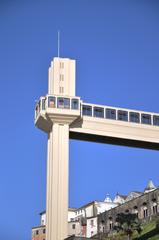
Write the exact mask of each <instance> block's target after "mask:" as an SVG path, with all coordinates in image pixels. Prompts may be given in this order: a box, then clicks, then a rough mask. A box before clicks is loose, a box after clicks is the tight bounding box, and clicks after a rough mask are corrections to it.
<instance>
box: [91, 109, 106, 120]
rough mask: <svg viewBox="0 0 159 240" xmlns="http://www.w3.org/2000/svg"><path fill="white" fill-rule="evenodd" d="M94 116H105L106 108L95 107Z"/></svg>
mask: <svg viewBox="0 0 159 240" xmlns="http://www.w3.org/2000/svg"><path fill="white" fill-rule="evenodd" d="M93 116H94V117H98V118H104V108H101V107H94V114H93Z"/></svg>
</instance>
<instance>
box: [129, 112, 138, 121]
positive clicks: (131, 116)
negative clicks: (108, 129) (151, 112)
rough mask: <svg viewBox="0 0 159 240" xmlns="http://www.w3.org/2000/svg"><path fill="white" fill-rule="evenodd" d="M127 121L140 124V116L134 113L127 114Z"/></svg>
mask: <svg viewBox="0 0 159 240" xmlns="http://www.w3.org/2000/svg"><path fill="white" fill-rule="evenodd" d="M129 121H130V122H135V123H139V122H140V114H139V113H136V112H130V113H129Z"/></svg>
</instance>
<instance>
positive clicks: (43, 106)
mask: <svg viewBox="0 0 159 240" xmlns="http://www.w3.org/2000/svg"><path fill="white" fill-rule="evenodd" d="M42 110H45V99H42Z"/></svg>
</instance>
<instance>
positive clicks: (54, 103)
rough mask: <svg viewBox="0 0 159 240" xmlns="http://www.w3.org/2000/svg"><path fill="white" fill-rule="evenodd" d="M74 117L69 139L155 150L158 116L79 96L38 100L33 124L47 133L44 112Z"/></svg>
mask: <svg viewBox="0 0 159 240" xmlns="http://www.w3.org/2000/svg"><path fill="white" fill-rule="evenodd" d="M48 112H49V113H50V112H52V114H53V115H58V116H62V115H67V116H69V115H70V116H72V115H75V116H77V119H76V120H75V121H74V122H73V123H72V124H71V125H70V138H71V139H79V140H86V141H94V142H102V143H110V144H116V145H124V146H132V147H141V148H149V149H156V150H159V114H157V113H152V112H145V111H137V110H130V109H124V108H115V107H110V106H103V105H96V104H89V103H84V102H83V101H82V100H80V98H79V97H66V96H55V95H54V96H52V95H47V96H46V97H41V98H40V100H39V102H38V103H37V105H36V109H35V123H36V125H37V127H39V128H40V129H42V130H44V131H46V132H49V128H50V127H51V122H50V125H49V124H48V118H47V113H48Z"/></svg>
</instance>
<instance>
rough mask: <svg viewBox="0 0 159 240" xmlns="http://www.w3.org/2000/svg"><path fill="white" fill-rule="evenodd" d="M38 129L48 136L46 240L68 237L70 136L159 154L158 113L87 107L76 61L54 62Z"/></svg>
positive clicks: (38, 115)
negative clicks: (78, 84) (78, 91)
mask: <svg viewBox="0 0 159 240" xmlns="http://www.w3.org/2000/svg"><path fill="white" fill-rule="evenodd" d="M48 85H49V87H48V94H47V95H46V96H44V97H40V100H39V102H38V103H37V104H36V109H35V125H36V126H37V127H38V128H40V129H41V130H43V131H45V132H47V134H48V160H47V196H46V240H63V239H64V238H65V237H67V212H68V160H69V137H70V138H72V139H79V140H84V141H93V142H99V143H110V144H118V145H124V146H132V147H140V148H147V149H156V150H159V114H157V113H152V112H143V111H137V110H131V109H123V108H114V107H110V106H103V105H95V104H91V103H89V104H87V103H84V102H82V101H81V100H80V98H79V97H76V96H75V60H71V59H68V58H54V60H53V61H52V62H51V66H50V68H49V84H48Z"/></svg>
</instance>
